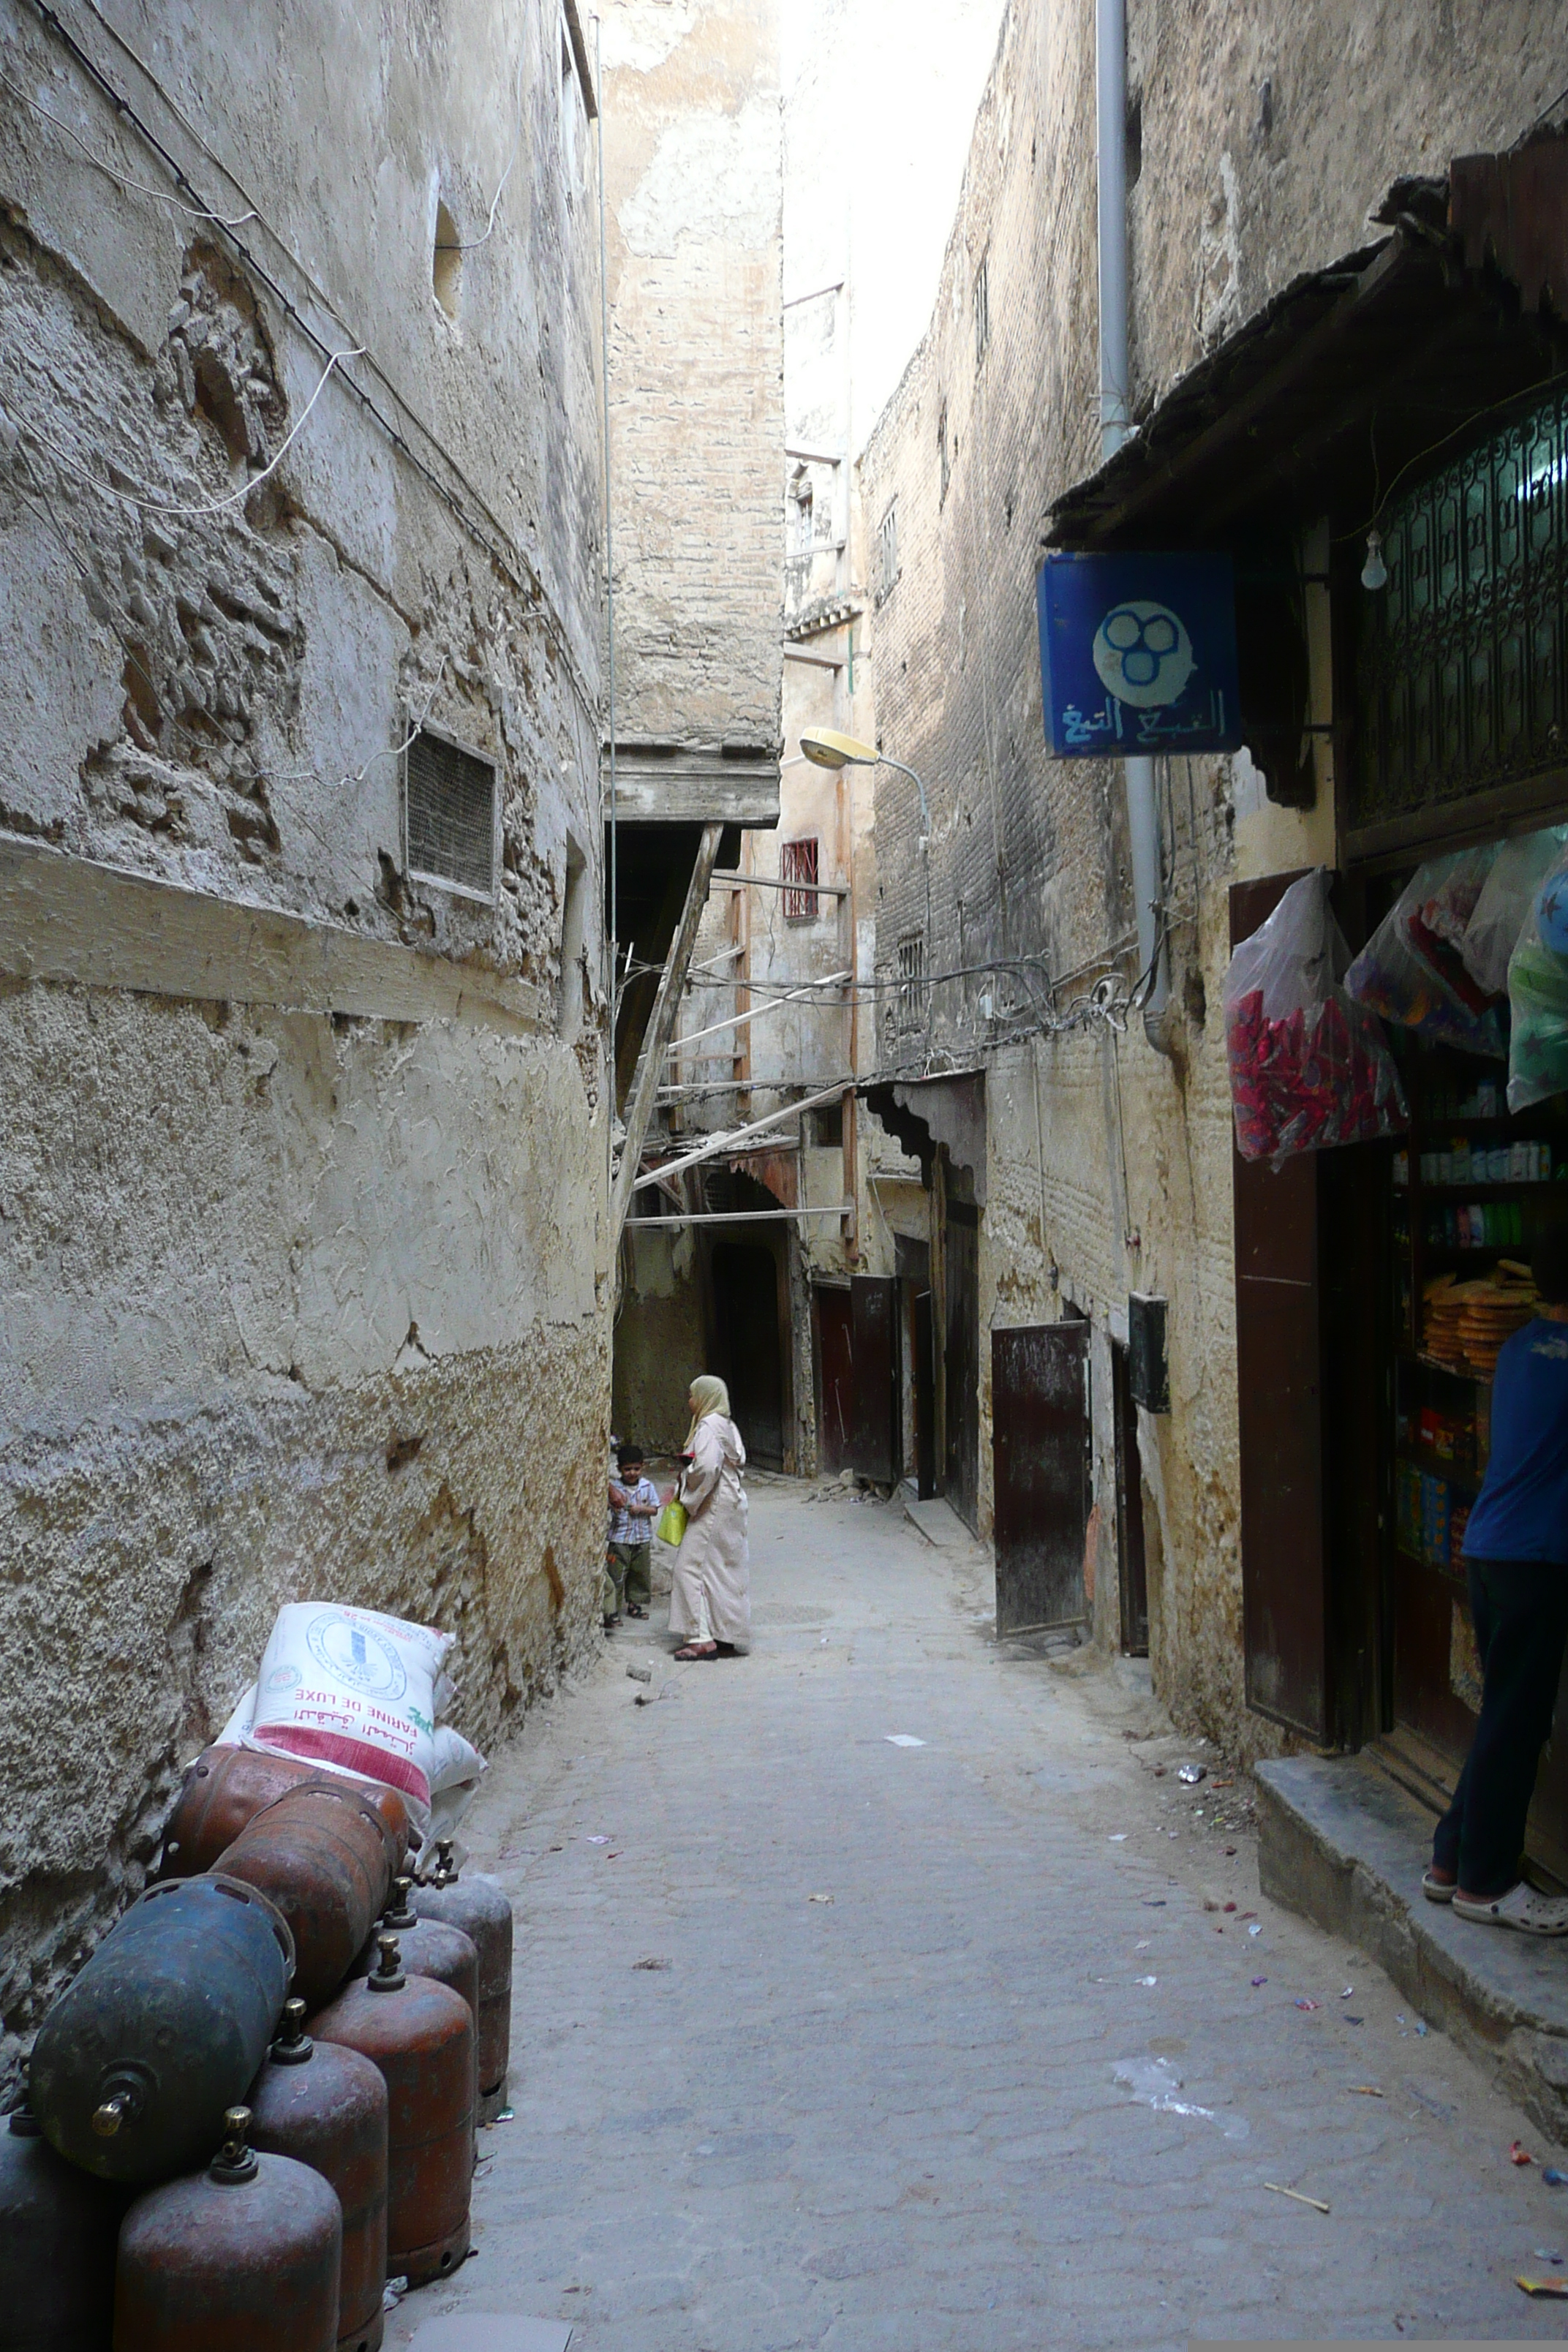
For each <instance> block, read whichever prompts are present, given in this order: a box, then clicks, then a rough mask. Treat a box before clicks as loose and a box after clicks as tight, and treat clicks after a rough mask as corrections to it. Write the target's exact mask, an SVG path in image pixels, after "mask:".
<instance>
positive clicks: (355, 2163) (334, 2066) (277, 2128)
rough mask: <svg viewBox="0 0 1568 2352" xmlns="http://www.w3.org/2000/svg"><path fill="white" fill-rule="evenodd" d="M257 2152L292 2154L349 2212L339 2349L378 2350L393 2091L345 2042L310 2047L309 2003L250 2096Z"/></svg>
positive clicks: (295, 2008)
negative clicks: (388, 2109)
mask: <svg viewBox="0 0 1568 2352" xmlns="http://www.w3.org/2000/svg"><path fill="white" fill-rule="evenodd" d="M250 2108H251V2120H250V2145H251V2147H253V2148H255V2149H257V2150H258V2152H259V2153H261V2154H264V2155H267V2156H291V2157H294V2158H296V2159H297V2160H298V2161H299V2162H300V2164H308V2165H310V2166H311V2167H312V2168H313V2169H314V2170H315V2171H317V2172H319V2173H320V2174H321V2178H322V2179H323V2180H326V2181H330V2182H331V2186H332V2188H333V2189H335V2190H336V2191H337V2198H338V2203H339V2204H340V2205H341V2206H342V2210H343V2260H342V2272H341V2273H340V2276H339V2284H338V2352H376V2347H378V2345H379V2344H380V2342H381V2337H382V2329H383V2327H384V2320H383V2317H382V2309H381V2297H382V2289H383V2287H384V2285H385V2284H386V2084H385V2083H384V2081H383V2080H382V2074H381V2069H380V2067H379V2066H377V2065H375V2064H374V2063H373V2061H372V2060H370V2059H369V2058H363V2057H362V2056H361V2055H360V2053H359V2052H358V2051H357V2050H350V2049H349V2048H347V2047H346V2045H345V2044H344V2043H342V2042H313V2041H312V2040H311V2038H310V2035H309V2034H308V2033H307V2032H305V2004H304V2002H303V2001H302V2000H289V2001H286V2002H285V2003H284V2007H283V2028H282V2031H281V2032H280V2033H279V2037H278V2039H277V2041H276V2042H274V2043H273V2044H272V2048H271V2051H270V2053H268V2060H267V2063H266V2064H265V2065H264V2066H263V2068H262V2069H261V2072H260V2074H258V2076H257V2078H256V2082H255V2085H254V2087H253V2088H252V2090H251V2094H250Z"/></svg>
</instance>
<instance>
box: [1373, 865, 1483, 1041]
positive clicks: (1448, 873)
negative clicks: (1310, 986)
mask: <svg viewBox="0 0 1568 2352" xmlns="http://www.w3.org/2000/svg"><path fill="white" fill-rule="evenodd" d="M1497 855H1498V853H1497V846H1496V844H1495V843H1494V844H1490V845H1488V846H1487V847H1486V848H1484V849H1462V850H1459V851H1457V852H1455V853H1453V854H1451V855H1450V856H1446V857H1434V858H1429V859H1428V860H1427V862H1426V865H1425V866H1420V867H1418V868H1417V870H1416V872H1415V875H1414V876H1413V877H1411V879H1410V881H1409V882H1407V883H1406V885H1405V888H1404V889H1403V890H1402V891H1401V892H1400V894H1399V897H1398V898H1396V899H1395V901H1394V905H1393V906H1392V907H1391V908H1389V910H1388V913H1387V914H1386V915H1385V916H1384V919H1383V921H1382V922H1381V923H1380V924H1379V925H1378V927H1377V929H1376V930H1375V931H1374V932H1373V935H1372V937H1371V939H1370V940H1368V941H1367V943H1366V945H1365V947H1364V948H1363V950H1362V951H1361V953H1360V955H1358V956H1357V958H1356V960H1355V961H1354V962H1353V963H1352V966H1351V968H1350V970H1349V971H1348V972H1347V973H1346V975H1345V987H1346V988H1347V990H1348V991H1349V992H1350V994H1351V995H1352V996H1353V997H1354V998H1355V1000H1356V1003H1358V1004H1364V1005H1365V1006H1366V1008H1367V1010H1368V1012H1369V1013H1381V1015H1382V1016H1383V1018H1384V1020H1385V1021H1396V1022H1398V1024H1400V1026H1401V1027H1402V1028H1405V1029H1414V1030H1415V1032H1416V1033H1417V1034H1418V1035H1420V1036H1422V1037H1425V1038H1426V1039H1427V1040H1428V1042H1429V1043H1431V1044H1433V1045H1457V1046H1458V1048H1459V1049H1460V1051H1461V1052H1463V1053H1467V1054H1484V1055H1487V1056H1488V1057H1489V1059H1491V1060H1494V1061H1505V1060H1506V1059H1507V1057H1508V1040H1507V1035H1506V1033H1505V1031H1504V1028H1503V1024H1502V1020H1501V1017H1500V1013H1499V1011H1498V1008H1497V1006H1496V1005H1495V1003H1491V1002H1490V1001H1489V998H1488V995H1487V992H1486V991H1485V990H1484V989H1482V988H1481V987H1480V986H1479V984H1478V983H1477V982H1476V980H1475V978H1474V976H1473V975H1472V973H1471V972H1470V971H1468V968H1467V966H1466V963H1465V960H1464V957H1463V954H1462V953H1461V948H1462V945H1463V942H1464V940H1466V938H1467V937H1468V931H1469V925H1470V922H1471V920H1472V919H1473V917H1474V914H1475V910H1476V908H1477V906H1478V904H1479V900H1480V897H1481V893H1482V891H1483V889H1484V888H1485V887H1486V884H1487V881H1488V879H1489V876H1490V874H1491V870H1492V867H1493V866H1494V865H1495V864H1496V862H1497Z"/></svg>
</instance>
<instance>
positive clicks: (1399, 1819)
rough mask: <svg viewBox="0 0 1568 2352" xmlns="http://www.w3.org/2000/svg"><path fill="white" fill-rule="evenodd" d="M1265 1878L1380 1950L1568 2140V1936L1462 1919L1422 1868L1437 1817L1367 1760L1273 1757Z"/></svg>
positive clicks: (1263, 1785)
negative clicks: (1424, 1878)
mask: <svg viewBox="0 0 1568 2352" xmlns="http://www.w3.org/2000/svg"><path fill="white" fill-rule="evenodd" d="M1257 1780H1258V1796H1259V1806H1258V1830H1259V1840H1258V1878H1259V1882H1260V1884H1261V1885H1262V1888H1263V1891H1264V1893H1265V1894H1266V1895H1268V1897H1269V1899H1270V1901H1272V1902H1275V1903H1279V1904H1280V1905H1282V1906H1284V1908H1285V1909H1287V1910H1289V1911H1299V1912H1300V1913H1302V1914H1303V1915H1304V1916H1306V1917H1307V1918H1309V1919H1313V1920H1315V1921H1316V1922H1317V1924H1318V1926H1319V1927H1326V1928H1328V1929H1329V1930H1330V1931H1331V1933H1332V1934H1334V1935H1336V1936H1343V1937H1347V1938H1348V1939H1349V1941H1350V1942H1352V1943H1353V1944H1358V1945H1359V1946H1360V1947H1361V1948H1362V1949H1363V1951H1364V1952H1367V1953H1368V1954H1370V1955H1371V1957H1372V1958H1373V1959H1374V1960H1376V1961H1377V1962H1378V1963H1379V1965H1380V1966H1381V1967H1382V1968H1384V1969H1385V1970H1386V1971H1387V1973H1388V1975H1389V1976H1390V1977H1391V1978H1392V1979H1394V1983H1395V1984H1396V1985H1397V1986H1398V1987H1399V1989H1400V1990H1401V1991H1402V1992H1403V1993H1404V1994H1405V1996H1406V1998H1407V1999H1408V2000H1409V2001H1410V2003H1411V2005H1412V2007H1413V2008H1415V2010H1417V2011H1419V2012H1420V2014H1421V2015H1422V2016H1423V2017H1424V2018H1426V2021H1428V2023H1429V2024H1432V2025H1436V2026H1440V2027H1441V2028H1442V2029H1443V2031H1444V2032H1447V2033H1450V2034H1452V2035H1453V2037H1454V2039H1455V2041H1456V2042H1459V2043H1461V2044H1462V2045H1463V2047H1464V2048H1465V2049H1467V2050H1468V2052H1469V2053H1470V2054H1471V2056H1472V2057H1474V2058H1476V2059H1478V2060H1479V2063H1481V2064H1482V2065H1483V2066H1485V2067H1486V2068H1487V2069H1488V2071H1489V2073H1490V2074H1492V2076H1493V2077H1494V2079H1495V2080H1496V2082H1497V2084H1498V2086H1499V2088H1500V2090H1501V2091H1502V2092H1503V2093H1504V2094H1505V2095H1506V2096H1508V2097H1510V2098H1512V2099H1515V2100H1517V2101H1518V2102H1519V2104H1520V2105H1521V2106H1522V2107H1523V2108H1524V2109H1525V2111H1526V2113H1527V2114H1528V2115H1530V2116H1531V2117H1532V2118H1533V2120H1534V2121H1535V2122H1536V2123H1537V2124H1539V2125H1540V2126H1541V2128H1542V2130H1543V2131H1546V2132H1549V2133H1550V2134H1551V2135H1552V2138H1553V2139H1554V2140H1556V2141H1558V2142H1559V2143H1560V2144H1568V1937H1564V1938H1563V1940H1562V1941H1560V1942H1559V1941H1550V1940H1546V1939H1542V1938H1540V1937H1533V1936H1520V1935H1515V1934H1513V1933H1511V1932H1509V1931H1506V1930H1503V1929H1500V1928H1496V1927H1477V1926H1475V1925H1474V1924H1473V1923H1470V1922H1467V1921H1466V1920H1463V1919H1456V1918H1455V1916H1454V1914H1453V1912H1452V1911H1451V1910H1450V1909H1449V1908H1448V1906H1447V1905H1446V1904H1438V1903H1428V1902H1427V1900H1426V1896H1425V1895H1423V1894H1422V1892H1421V1874H1422V1871H1423V1870H1424V1869H1425V1867H1426V1863H1427V1861H1428V1859H1429V1858H1430V1854H1431V1849H1432V1818H1433V1817H1432V1813H1431V1811H1430V1809H1429V1807H1427V1806H1426V1805H1423V1804H1421V1803H1419V1802H1418V1801H1416V1799H1415V1797H1414V1796H1412V1795H1411V1794H1410V1792H1409V1791H1408V1790H1406V1789H1403V1788H1400V1787H1399V1786H1397V1785H1396V1783H1395V1782H1394V1780H1391V1779H1390V1778H1389V1776H1388V1774H1387V1773H1386V1772H1385V1771H1384V1770H1382V1769H1380V1768H1379V1767H1378V1766H1377V1765H1375V1764H1374V1763H1373V1762H1372V1761H1371V1760H1370V1759H1368V1758H1366V1757H1363V1756H1334V1757H1318V1756H1291V1757H1286V1758H1283V1759H1280V1760H1279V1761H1278V1762H1273V1763H1266V1764H1259V1765H1258V1770H1257Z"/></svg>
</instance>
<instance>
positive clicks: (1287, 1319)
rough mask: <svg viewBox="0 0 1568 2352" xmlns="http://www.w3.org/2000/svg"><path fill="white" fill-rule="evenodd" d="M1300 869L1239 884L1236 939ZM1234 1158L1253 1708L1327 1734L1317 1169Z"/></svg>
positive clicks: (1233, 925) (1233, 907)
mask: <svg viewBox="0 0 1568 2352" xmlns="http://www.w3.org/2000/svg"><path fill="white" fill-rule="evenodd" d="M1296 878H1297V877H1296V876H1295V875H1294V874H1276V875H1270V876H1269V877H1268V878H1267V879H1266V880H1264V881H1260V882H1248V883H1238V884H1237V886H1236V887H1235V888H1233V889H1232V891H1231V894H1230V937H1231V944H1232V946H1233V947H1234V946H1235V945H1236V943H1237V940H1244V939H1247V938H1249V937H1250V936H1251V934H1252V933H1253V932H1254V931H1255V930H1256V929H1257V928H1258V924H1259V923H1261V922H1262V921H1263V920H1264V919H1265V918H1266V917H1267V916H1268V915H1269V914H1271V913H1272V912H1273V910H1274V908H1275V907H1277V906H1278V904H1279V900H1280V898H1282V897H1283V895H1284V893H1285V891H1286V890H1287V889H1288V888H1289V885H1290V884H1291V883H1292V882H1293V881H1294V880H1296ZM1231 1156H1232V1161H1233V1184H1234V1195H1235V1210H1236V1377H1237V1413H1238V1419H1239V1427H1240V1439H1241V1615H1242V1641H1243V1647H1244V1650H1245V1657H1246V1675H1247V1705H1248V1706H1250V1707H1252V1708H1253V1709H1255V1711H1256V1712H1257V1713H1258V1714H1259V1715H1266V1716H1268V1717H1269V1718H1270V1719H1271V1720H1272V1721H1273V1722H1275V1723H1284V1724H1289V1726H1290V1727H1292V1728H1293V1729H1295V1730H1298V1731H1304V1732H1305V1733H1306V1734H1307V1736H1308V1737H1309V1738H1311V1739H1320V1740H1321V1739H1326V1738H1328V1736H1329V1673H1328V1641H1329V1609H1328V1590H1327V1572H1326V1562H1325V1559H1324V1545H1323V1426H1322V1423H1323V1412H1322V1365H1321V1353H1322V1339H1321V1307H1320V1300H1319V1280H1318V1165H1317V1160H1316V1157H1315V1155H1314V1154H1313V1153H1311V1152H1304V1153H1303V1154H1301V1155H1300V1158H1298V1159H1295V1160H1286V1162H1285V1164H1284V1166H1283V1167H1282V1168H1281V1169H1280V1170H1279V1173H1278V1174H1276V1173H1275V1172H1274V1171H1273V1170H1272V1169H1270V1168H1269V1166H1268V1162H1267V1161H1266V1160H1243V1159H1242V1157H1241V1155H1240V1153H1239V1152H1238V1151H1237V1150H1236V1148H1235V1145H1234V1143H1233V1144H1232V1147H1231Z"/></svg>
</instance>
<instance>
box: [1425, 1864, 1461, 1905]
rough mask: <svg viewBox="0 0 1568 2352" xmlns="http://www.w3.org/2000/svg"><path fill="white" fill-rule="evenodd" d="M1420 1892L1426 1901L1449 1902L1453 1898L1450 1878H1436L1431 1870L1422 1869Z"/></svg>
mask: <svg viewBox="0 0 1568 2352" xmlns="http://www.w3.org/2000/svg"><path fill="white" fill-rule="evenodd" d="M1421 1892H1422V1894H1423V1895H1425V1896H1426V1900H1427V1902H1428V1903H1451V1902H1452V1901H1453V1899H1454V1882H1453V1880H1452V1879H1451V1878H1436V1877H1435V1876H1434V1875H1433V1874H1432V1872H1431V1871H1429V1870H1424V1871H1423V1872H1422V1874H1421Z"/></svg>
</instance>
